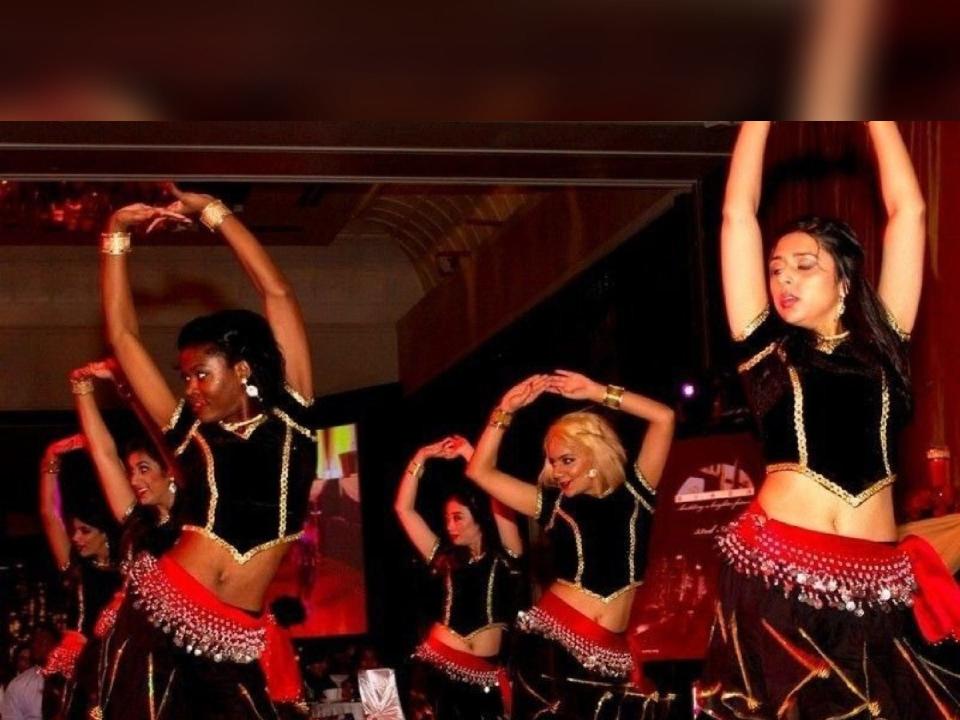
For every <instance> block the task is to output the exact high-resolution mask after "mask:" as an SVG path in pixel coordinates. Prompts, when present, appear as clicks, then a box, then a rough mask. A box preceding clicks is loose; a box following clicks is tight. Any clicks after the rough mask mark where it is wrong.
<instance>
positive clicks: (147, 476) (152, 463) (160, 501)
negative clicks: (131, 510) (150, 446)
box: [127, 450, 173, 510]
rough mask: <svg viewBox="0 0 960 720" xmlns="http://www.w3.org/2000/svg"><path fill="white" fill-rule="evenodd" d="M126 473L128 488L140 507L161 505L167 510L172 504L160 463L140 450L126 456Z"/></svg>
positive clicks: (168, 481)
mask: <svg viewBox="0 0 960 720" xmlns="http://www.w3.org/2000/svg"><path fill="white" fill-rule="evenodd" d="M127 473H128V477H129V478H130V487H131V488H132V489H133V493H134V495H136V496H137V502H138V503H140V504H141V505H162V506H164V507H165V508H167V509H168V510H169V509H170V506H171V505H172V504H173V497H172V496H171V495H170V480H169V479H168V478H167V477H166V475H165V474H164V472H163V468H162V467H161V466H160V463H158V462H157V460H156V459H155V458H153V457H151V456H150V455H149V454H148V453H145V452H143V451H142V450H134V451H133V452H132V453H130V454H129V455H127Z"/></svg>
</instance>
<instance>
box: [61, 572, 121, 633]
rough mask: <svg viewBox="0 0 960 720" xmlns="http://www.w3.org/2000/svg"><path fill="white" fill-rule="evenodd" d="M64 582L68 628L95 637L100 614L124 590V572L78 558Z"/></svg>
mask: <svg viewBox="0 0 960 720" xmlns="http://www.w3.org/2000/svg"><path fill="white" fill-rule="evenodd" d="M63 581H64V586H65V589H66V591H67V596H68V603H67V628H69V629H70V630H76V631H78V632H80V633H83V634H84V635H86V636H87V637H93V628H94V625H96V623H97V618H98V617H100V611H101V610H103V608H104V607H105V606H106V604H107V603H108V602H110V598H112V597H113V594H114V593H115V592H116V591H117V590H119V589H120V582H121V578H120V571H119V570H118V569H117V568H116V567H114V566H112V565H110V566H108V567H103V568H101V567H97V566H96V565H94V564H93V563H91V562H89V561H88V560H81V559H79V558H76V557H75V558H73V559H72V562H71V564H70V565H68V566H67V568H66V569H65V570H64V575H63Z"/></svg>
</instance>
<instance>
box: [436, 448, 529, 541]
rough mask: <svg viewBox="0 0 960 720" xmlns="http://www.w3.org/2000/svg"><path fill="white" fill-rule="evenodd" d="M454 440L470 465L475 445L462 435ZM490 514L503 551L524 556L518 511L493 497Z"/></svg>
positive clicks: (457, 449)
mask: <svg viewBox="0 0 960 720" xmlns="http://www.w3.org/2000/svg"><path fill="white" fill-rule="evenodd" d="M452 440H453V445H452V446H453V448H454V449H455V451H456V453H457V455H459V456H460V457H462V458H463V459H464V460H466V461H467V463H469V462H470V460H471V459H472V458H473V453H474V449H473V445H471V444H470V442H469V441H468V440H467V439H466V438H465V437H462V436H460V435H454V436H453V438H452ZM490 512H491V513H492V514H493V521H494V523H496V526H497V535H499V536H500V544H501V545H502V546H503V549H504V550H506V551H507V552H508V553H509V554H510V555H512V556H513V557H520V556H521V555H522V554H523V540H522V539H521V538H520V530H519V529H518V528H517V513H516V511H515V510H513V509H512V508H509V507H507V506H506V505H504V504H503V503H502V502H500V501H499V500H497V499H496V498H493V497H492V498H490Z"/></svg>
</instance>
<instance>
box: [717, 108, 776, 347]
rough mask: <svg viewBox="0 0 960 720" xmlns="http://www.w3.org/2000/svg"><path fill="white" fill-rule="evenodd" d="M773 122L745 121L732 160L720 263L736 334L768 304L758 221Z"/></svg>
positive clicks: (729, 321)
mask: <svg viewBox="0 0 960 720" xmlns="http://www.w3.org/2000/svg"><path fill="white" fill-rule="evenodd" d="M769 132H770V123H769V122H761V121H751V122H745V123H743V125H742V126H741V128H740V134H739V135H738V136H737V143H736V145H735V146H734V148H733V157H732V158H731V160H730V174H729V175H728V176H727V189H726V193H725V195H724V198H723V225H722V227H721V229H720V264H721V270H722V274H723V297H724V300H725V302H726V307H727V322H728V324H729V325H730V332H731V333H732V334H733V336H734V337H737V336H739V335H741V334H742V333H743V332H744V330H745V329H746V328H747V326H748V325H749V324H750V323H751V322H752V321H753V320H755V319H756V318H757V316H759V315H760V313H761V312H762V311H763V309H764V307H766V305H767V302H768V301H767V280H766V271H765V269H764V265H765V264H764V260H763V237H762V236H761V234H760V223H759V222H758V221H757V209H758V208H759V207H760V188H761V185H762V183H763V153H764V150H765V148H766V144H767V135H768V134H769Z"/></svg>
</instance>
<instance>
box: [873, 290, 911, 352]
mask: <svg viewBox="0 0 960 720" xmlns="http://www.w3.org/2000/svg"><path fill="white" fill-rule="evenodd" d="M880 306H881V307H882V308H883V314H884V317H886V319H887V325H889V326H890V329H891V330H893V331H894V332H895V333H896V334H897V337H899V338H900V339H901V340H902V341H903V342H910V333H908V332H907V331H906V330H904V329H903V328H902V327H900V323H898V322H897V318H896V317H894V315H893V313H892V312H891V311H890V308H888V307H887V305H886V303H884V302H883V301H882V300H881V301H880Z"/></svg>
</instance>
